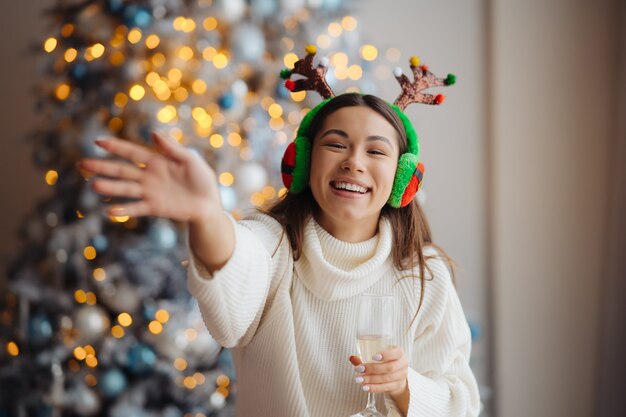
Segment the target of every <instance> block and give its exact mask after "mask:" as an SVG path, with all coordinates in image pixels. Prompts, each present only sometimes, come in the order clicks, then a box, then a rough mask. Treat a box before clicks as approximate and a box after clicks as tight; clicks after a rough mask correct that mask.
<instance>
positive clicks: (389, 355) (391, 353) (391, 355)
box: [372, 346, 404, 362]
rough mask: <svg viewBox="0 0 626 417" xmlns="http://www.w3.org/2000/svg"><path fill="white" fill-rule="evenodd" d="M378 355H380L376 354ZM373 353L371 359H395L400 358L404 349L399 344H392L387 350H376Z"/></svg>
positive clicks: (385, 360)
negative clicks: (376, 351) (374, 353)
mask: <svg viewBox="0 0 626 417" xmlns="http://www.w3.org/2000/svg"><path fill="white" fill-rule="evenodd" d="M376 355H380V356H376ZM376 355H374V357H373V358H372V360H375V361H379V362H387V361H395V360H398V359H400V358H401V357H402V356H403V355H404V351H403V350H402V348H401V347H400V346H392V347H391V348H389V349H387V350H383V351H382V352H378V353H376Z"/></svg>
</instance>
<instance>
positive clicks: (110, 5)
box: [107, 0, 124, 13]
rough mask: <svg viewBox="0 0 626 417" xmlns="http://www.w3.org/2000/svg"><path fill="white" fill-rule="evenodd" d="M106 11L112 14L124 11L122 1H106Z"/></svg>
mask: <svg viewBox="0 0 626 417" xmlns="http://www.w3.org/2000/svg"><path fill="white" fill-rule="evenodd" d="M107 9H109V10H110V11H112V12H113V13H119V12H122V11H123V10H124V0H108V1H107Z"/></svg>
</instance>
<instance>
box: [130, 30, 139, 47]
mask: <svg viewBox="0 0 626 417" xmlns="http://www.w3.org/2000/svg"><path fill="white" fill-rule="evenodd" d="M140 40H141V30H139V29H137V28H133V29H131V31H130V32H128V42H130V43H132V44H136V43H137V42H139V41H140Z"/></svg>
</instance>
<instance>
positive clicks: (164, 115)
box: [157, 105, 176, 123]
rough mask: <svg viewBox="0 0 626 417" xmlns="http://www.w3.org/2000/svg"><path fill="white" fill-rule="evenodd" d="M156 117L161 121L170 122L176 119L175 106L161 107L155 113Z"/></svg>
mask: <svg viewBox="0 0 626 417" xmlns="http://www.w3.org/2000/svg"><path fill="white" fill-rule="evenodd" d="M157 119H159V121H160V122H161V123H169V122H171V121H172V120H174V119H176V108H175V107H174V106H172V105H167V106H165V107H163V108H162V109H161V110H159V112H158V113H157Z"/></svg>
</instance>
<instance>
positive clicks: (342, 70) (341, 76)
mask: <svg viewBox="0 0 626 417" xmlns="http://www.w3.org/2000/svg"><path fill="white" fill-rule="evenodd" d="M335 77H337V79H338V80H345V79H346V78H348V68H346V67H337V68H335Z"/></svg>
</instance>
